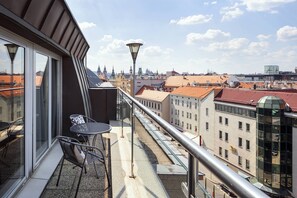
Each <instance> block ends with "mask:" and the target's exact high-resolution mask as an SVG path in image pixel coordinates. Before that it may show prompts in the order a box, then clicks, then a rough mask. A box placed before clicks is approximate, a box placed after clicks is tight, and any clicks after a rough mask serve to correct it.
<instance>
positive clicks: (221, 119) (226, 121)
mask: <svg viewBox="0 0 297 198" xmlns="http://www.w3.org/2000/svg"><path fill="white" fill-rule="evenodd" d="M219 123H220V124H223V117H222V116H219ZM225 125H229V120H228V118H225ZM238 129H240V130H243V124H242V122H241V121H239V122H238ZM250 129H251V126H250V124H249V123H246V124H245V130H246V131H247V132H249V131H250Z"/></svg>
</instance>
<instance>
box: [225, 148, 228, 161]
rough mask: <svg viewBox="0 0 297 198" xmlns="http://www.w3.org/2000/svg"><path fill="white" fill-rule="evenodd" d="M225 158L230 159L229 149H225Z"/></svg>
mask: <svg viewBox="0 0 297 198" xmlns="http://www.w3.org/2000/svg"><path fill="white" fill-rule="evenodd" d="M225 158H226V159H228V150H227V149H225Z"/></svg>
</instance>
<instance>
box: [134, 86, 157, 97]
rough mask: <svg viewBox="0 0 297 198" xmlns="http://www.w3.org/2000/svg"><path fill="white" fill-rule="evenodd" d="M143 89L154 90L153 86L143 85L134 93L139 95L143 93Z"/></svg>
mask: <svg viewBox="0 0 297 198" xmlns="http://www.w3.org/2000/svg"><path fill="white" fill-rule="evenodd" d="M144 90H155V88H154V87H152V86H149V85H143V86H142V87H141V88H140V89H139V91H138V92H137V93H136V95H141V94H142V93H143V91H144Z"/></svg>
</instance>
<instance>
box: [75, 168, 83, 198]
mask: <svg viewBox="0 0 297 198" xmlns="http://www.w3.org/2000/svg"><path fill="white" fill-rule="evenodd" d="M83 169H84V167H82V168H81V171H80V175H79V179H78V184H77V188H76V192H75V196H74V197H76V196H77V193H78V189H79V185H80V180H81V176H82V173H83Z"/></svg>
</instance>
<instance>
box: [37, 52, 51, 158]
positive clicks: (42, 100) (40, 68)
mask: <svg viewBox="0 0 297 198" xmlns="http://www.w3.org/2000/svg"><path fill="white" fill-rule="evenodd" d="M35 94H36V95H35V103H36V105H35V107H36V108H35V110H36V118H35V119H36V121H35V144H36V146H35V148H36V161H37V160H38V159H39V158H40V157H41V156H42V154H43V153H44V152H45V151H46V150H47V148H48V146H49V142H48V141H49V136H48V122H49V119H48V117H49V57H48V56H45V55H42V54H39V53H35Z"/></svg>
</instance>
